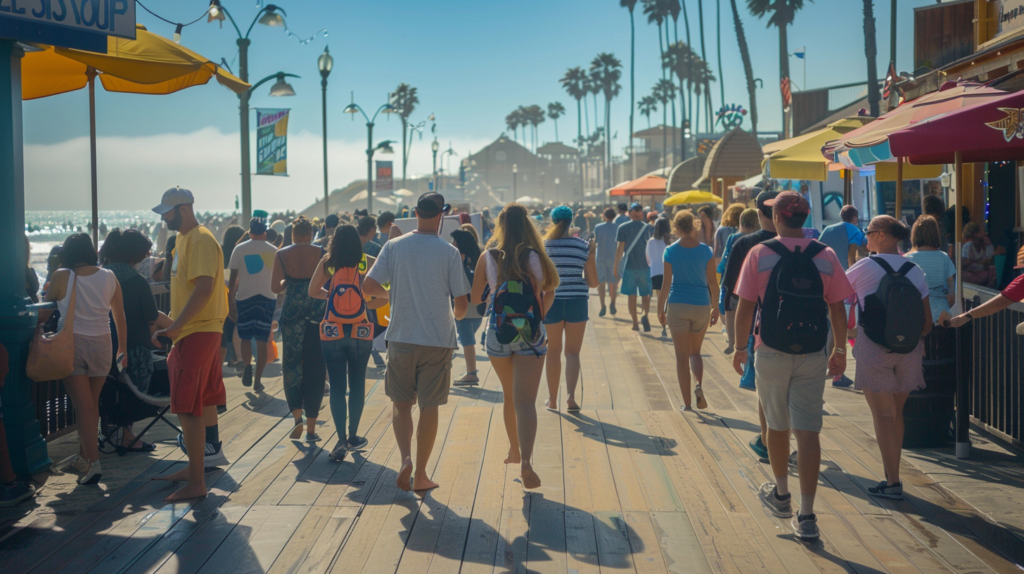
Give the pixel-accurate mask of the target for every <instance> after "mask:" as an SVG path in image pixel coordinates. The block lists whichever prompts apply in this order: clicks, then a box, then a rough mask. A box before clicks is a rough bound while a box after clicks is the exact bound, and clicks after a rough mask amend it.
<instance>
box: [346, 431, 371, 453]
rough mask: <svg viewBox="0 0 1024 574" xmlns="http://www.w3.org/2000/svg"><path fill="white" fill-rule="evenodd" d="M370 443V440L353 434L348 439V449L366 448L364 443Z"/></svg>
mask: <svg viewBox="0 0 1024 574" xmlns="http://www.w3.org/2000/svg"><path fill="white" fill-rule="evenodd" d="M368 444H370V441H368V440H366V437H362V436H355V435H353V436H352V437H351V438H349V439H348V450H359V449H361V448H366V445H368Z"/></svg>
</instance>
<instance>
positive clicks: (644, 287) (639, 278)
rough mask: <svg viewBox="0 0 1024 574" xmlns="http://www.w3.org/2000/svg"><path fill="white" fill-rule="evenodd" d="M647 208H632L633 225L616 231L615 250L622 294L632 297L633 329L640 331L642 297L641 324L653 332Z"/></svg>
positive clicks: (631, 315) (616, 269)
mask: <svg viewBox="0 0 1024 574" xmlns="http://www.w3.org/2000/svg"><path fill="white" fill-rule="evenodd" d="M643 216H644V208H643V206H641V205H640V204H639V203H633V205H631V206H629V218H630V220H631V221H630V222H629V223H623V224H622V225H620V226H619V229H618V231H617V232H616V236H615V240H616V241H617V242H618V244H619V246H618V248H617V249H616V251H615V277H616V279H622V285H621V288H620V289H619V291H620V292H621V293H622V294H623V295H626V296H627V297H628V298H629V315H630V317H632V318H633V330H634V331H639V330H640V325H639V324H637V316H636V298H637V296H639V297H640V300H641V303H642V305H643V308H644V314H643V316H642V317H640V321H639V322H640V323H642V324H643V326H644V332H645V333H650V332H651V322H650V320H649V319H648V318H647V315H648V314H649V313H650V311H651V292H652V288H651V287H652V286H651V267H650V265H648V264H647V241H648V240H649V239H650V238H651V235H653V229H652V228H651V226H650V225H647V224H646V223H644V222H643Z"/></svg>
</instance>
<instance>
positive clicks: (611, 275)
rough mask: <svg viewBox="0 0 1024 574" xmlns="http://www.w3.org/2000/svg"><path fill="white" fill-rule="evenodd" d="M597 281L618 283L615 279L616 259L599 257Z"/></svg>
mask: <svg viewBox="0 0 1024 574" xmlns="http://www.w3.org/2000/svg"><path fill="white" fill-rule="evenodd" d="M597 282H598V283H617V282H618V281H616V280H615V260H614V259H598V260H597Z"/></svg>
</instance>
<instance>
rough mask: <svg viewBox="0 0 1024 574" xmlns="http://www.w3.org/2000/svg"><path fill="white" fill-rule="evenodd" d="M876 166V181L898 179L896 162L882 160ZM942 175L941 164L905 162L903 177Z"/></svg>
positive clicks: (920, 177) (925, 177) (914, 177)
mask: <svg viewBox="0 0 1024 574" xmlns="http://www.w3.org/2000/svg"><path fill="white" fill-rule="evenodd" d="M873 165H874V166H875V181H896V162H892V161H882V162H878V163H876V164H873ZM940 175H942V166H941V165H910V164H909V163H907V162H903V179H932V178H935V177H939V176H940Z"/></svg>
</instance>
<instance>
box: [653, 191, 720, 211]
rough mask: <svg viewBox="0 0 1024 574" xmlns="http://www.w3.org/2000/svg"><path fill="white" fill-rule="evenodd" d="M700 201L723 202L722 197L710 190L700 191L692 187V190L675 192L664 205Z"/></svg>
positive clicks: (694, 203) (688, 203) (697, 202)
mask: <svg viewBox="0 0 1024 574" xmlns="http://www.w3.org/2000/svg"><path fill="white" fill-rule="evenodd" d="M699 203H723V201H722V198H721V197H718V196H717V195H715V194H713V193H711V192H710V191H700V190H699V189H691V190H690V191H683V192H680V193H676V194H674V195H673V196H672V197H670V198H668V199H666V200H665V203H664V205H665V206H666V207H667V206H670V205H696V204H699Z"/></svg>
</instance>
